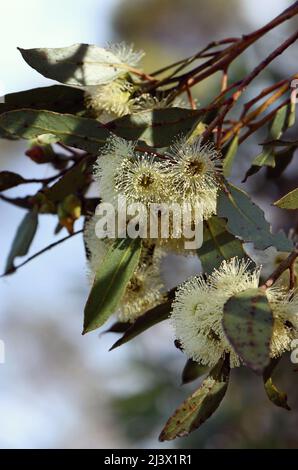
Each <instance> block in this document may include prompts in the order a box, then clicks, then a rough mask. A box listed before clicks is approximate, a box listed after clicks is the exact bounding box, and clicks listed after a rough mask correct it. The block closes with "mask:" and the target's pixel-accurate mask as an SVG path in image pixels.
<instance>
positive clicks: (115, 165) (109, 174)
mask: <svg viewBox="0 0 298 470" xmlns="http://www.w3.org/2000/svg"><path fill="white" fill-rule="evenodd" d="M134 151H135V143H134V142H131V141H128V140H124V139H121V138H120V137H117V136H114V135H113V136H112V137H111V138H110V139H109V140H108V141H107V144H106V145H105V147H104V148H103V150H102V151H101V153H100V155H99V157H98V159H97V161H96V164H95V166H94V179H95V181H96V183H97V184H98V188H99V195H100V197H101V199H102V201H103V202H110V203H111V204H115V203H116V202H117V201H116V199H117V196H118V195H119V191H118V189H117V188H116V182H117V181H118V173H119V169H120V167H121V164H122V162H123V161H124V160H125V161H126V160H127V159H130V158H134Z"/></svg>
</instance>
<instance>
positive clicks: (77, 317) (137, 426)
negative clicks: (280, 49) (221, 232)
mask: <svg viewBox="0 0 298 470" xmlns="http://www.w3.org/2000/svg"><path fill="white" fill-rule="evenodd" d="M291 3H292V2H290V1H287V0H279V1H278V2H272V1H271V0H263V1H262V2H260V1H259V0H242V1H241V2H239V1H236V0H230V1H229V2H226V1H223V0H222V1H220V0H209V1H206V0H109V1H107V0H84V1H83V0H63V2H61V1H60V0H51V1H48V0H27V1H26V2H24V1H22V0H10V1H7V0H3V1H2V2H1V13H2V26H1V30H0V48H1V54H0V66H1V75H0V95H3V94H5V93H10V92H14V91H19V90H23V89H27V88H34V87H37V86H45V85H48V84H51V83H53V82H51V81H50V80H47V79H45V78H43V77H42V76H40V75H39V74H38V73H37V72H35V71H34V70H33V69H30V68H29V67H28V66H27V65H26V64H25V62H24V61H23V60H22V59H21V56H20V54H19V53H18V51H17V49H16V47H17V46H20V47H23V48H31V47H59V46H67V45H70V44H72V43H76V42H84V43H94V44H98V45H101V46H104V45H105V44H106V43H107V42H108V41H122V40H125V41H128V42H133V43H134V44H135V47H136V48H140V49H144V50H145V51H146V58H145V60H144V63H143V64H144V69H145V70H146V71H149V72H150V71H151V70H152V69H156V68H158V67H159V66H162V65H165V64H167V63H170V62H171V61H174V60H175V59H180V58H183V57H184V56H187V55H190V54H192V53H194V52H195V51H196V50H198V49H200V48H201V47H202V46H204V45H205V44H206V43H207V42H209V41H211V40H214V39H220V38H223V37H225V36H235V35H240V34H243V33H248V32H250V31H251V30H253V29H255V28H257V27H260V26H261V25H262V24H264V23H265V22H267V21H269V20H270V19H271V18H273V17H274V16H276V14H278V13H279V12H280V11H282V10H283V9H284V8H286V7H287V6H289V5H290V4H291ZM295 28H297V21H296V22H295V20H294V21H292V22H291V23H289V24H287V25H285V26H284V27H281V28H279V29H277V30H275V31H273V32H272V33H270V34H269V35H268V37H266V38H265V39H264V40H263V41H262V42H261V43H260V44H258V45H256V46H255V47H253V49H252V50H250V51H249V52H247V53H246V54H245V56H244V58H242V59H240V60H239V61H237V63H236V64H235V66H234V67H233V69H232V74H233V78H234V77H237V76H238V75H242V74H243V73H245V72H248V71H249V70H251V68H252V67H254V66H255V65H256V63H257V62H259V61H260V60H261V59H262V58H264V57H265V56H266V55H268V53H269V52H271V50H273V48H274V47H277V45H278V44H279V43H280V42H282V41H283V40H284V39H285V37H286V36H285V35H286V34H288V33H289V31H290V30H294V29H295ZM295 47H296V46H292V48H291V49H289V50H288V51H287V52H286V53H285V54H284V55H283V56H282V57H280V58H278V59H277V60H276V62H275V63H274V64H273V65H272V66H271V68H270V73H269V72H266V73H264V74H262V76H261V77H260V78H259V79H258V80H257V84H256V85H255V88H254V89H253V93H256V92H257V91H258V90H259V89H260V88H262V87H264V86H265V85H266V84H269V83H271V81H272V80H276V81H277V80H278V79H280V78H285V77H287V76H289V75H290V74H291V73H294V72H297V70H296V69H295V68H297V47H296V49H295ZM217 78H218V77H214V79H211V80H210V79H208V81H205V82H203V83H202V84H201V85H200V87H198V89H197V90H196V97H197V99H198V102H199V104H202V105H204V103H206V102H207V101H208V99H209V97H210V96H212V94H213V93H214V90H216V87H217V86H218V84H217V81H216V80H217ZM246 98H248V96H246ZM292 132H294V131H292ZM263 137H264V135H263ZM296 138H297V136H296ZM25 149H26V143H24V142H16V143H12V142H5V141H3V140H2V141H0V152H1V164H0V165H1V170H11V171H16V172H19V173H20V174H22V175H23V176H25V177H30V178H34V177H47V176H50V174H51V173H50V172H51V170H50V169H49V168H48V169H47V168H45V165H42V166H38V165H35V164H34V163H33V162H31V161H30V160H29V159H28V158H27V157H25V156H24V151H25ZM257 152H258V147H257V142H256V141H255V140H254V139H251V140H250V141H248V143H247V145H245V146H244V148H241V152H240V153H239V156H238V164H237V165H236V168H235V170H234V173H233V180H234V181H236V182H237V183H239V182H240V180H241V177H243V175H244V173H245V171H246V170H247V169H248V168H249V166H250V161H251V160H252V159H253V157H255V156H256V154H257ZM240 157H241V158H240ZM295 171H296V173H295ZM296 175H297V164H296V166H295V162H294V160H293V162H292V163H291V165H290V166H289V167H288V169H287V171H286V172H285V174H284V176H283V177H282V178H281V179H279V180H278V183H276V181H275V180H272V179H271V180H268V179H267V178H266V174H265V172H264V171H263V170H262V171H261V172H259V173H258V174H257V175H256V176H253V177H252V178H251V179H250V180H249V182H248V183H247V184H246V185H243V187H244V188H246V189H249V191H250V192H251V193H252V194H253V196H254V198H255V199H256V200H257V201H258V202H259V203H260V204H261V206H262V207H263V208H264V209H265V210H266V214H267V218H268V219H269V220H270V221H271V223H272V224H273V227H274V229H275V230H277V229H279V228H280V227H281V226H285V227H286V228H289V227H290V226H291V225H293V224H294V223H296V224H297V222H298V219H297V215H296V221H295V220H293V217H295V216H293V214H292V220H289V219H286V218H285V217H286V216H283V215H282V211H280V210H278V209H273V208H272V207H271V205H270V204H271V203H272V201H274V200H276V199H277V198H279V197H280V195H282V194H284V193H285V192H287V190H291V189H293V188H294V186H295V180H296V181H297V176H296ZM25 189H26V193H28V192H29V193H32V194H33V193H34V191H36V189H37V187H34V186H32V187H29V186H28V185H27V186H26V188H25ZM23 194H25V193H22V189H18V190H17V191H16V190H10V191H7V195H11V196H14V195H23ZM0 207H1V216H2V221H3V225H2V228H1V231H0V237H1V240H0V247H1V259H0V271H1V272H2V271H3V269H4V265H5V258H6V256H7V253H8V251H9V248H10V245H11V241H12V238H13V236H14V234H15V230H16V227H17V225H18V224H19V222H20V220H21V218H22V215H23V213H22V210H21V209H17V208H14V207H12V206H10V205H7V204H5V203H2V202H1V203H0ZM40 219H41V220H40V226H39V231H38V234H37V237H36V239H35V241H34V244H33V246H32V250H31V253H34V252H35V251H37V250H38V249H41V248H42V247H44V246H46V245H47V244H48V243H50V242H52V240H53V231H54V228H55V225H56V221H55V220H54V218H53V217H51V216H46V215H44V216H41V217H40ZM76 228H79V224H77V226H76ZM61 236H62V234H61ZM169 266H170V269H169ZM164 269H165V271H168V272H169V271H171V273H173V272H174V273H175V274H174V275H173V274H172V277H171V283H172V284H175V283H177V282H180V281H182V280H183V279H184V278H185V277H187V276H188V275H189V274H190V273H192V272H193V271H195V270H197V269H198V264H197V262H195V261H185V260H184V259H183V260H181V259H180V260H179V263H177V259H175V257H174V256H173V257H172V258H171V259H170V260H168V263H167V265H166V266H165V268H164ZM87 294H88V283H87V279H86V261H85V257H84V249H83V243H82V239H81V237H80V236H76V237H74V238H73V239H71V240H70V241H68V242H67V243H66V244H63V245H61V246H59V247H57V248H55V249H54V250H52V251H49V252H47V253H46V254H45V255H44V256H42V257H40V258H38V259H36V260H34V261H33V262H32V263H30V264H28V265H27V266H25V267H24V268H23V269H21V270H20V271H19V272H17V273H16V274H14V275H12V276H9V277H7V278H5V279H1V280H0V307H1V314H0V339H2V340H3V341H4V342H5V346H6V362H5V364H0V383H1V386H0V447H1V448H111V449H112V448H157V447H162V448H163V447H164V448H170V447H172V446H174V447H178V448H255V447H257V448H264V447H265V448H267V447H269V448H295V447H298V438H297V429H298V394H297V387H298V380H297V376H298V374H297V373H294V369H293V365H292V364H291V363H290V360H289V358H288V357H286V358H285V359H284V360H283V362H282V364H280V366H279V373H278V374H277V379H276V380H277V382H278V384H279V385H280V387H281V388H283V389H284V390H287V391H288V394H289V397H290V398H289V403H290V405H291V406H292V408H293V411H292V412H287V411H285V410H283V409H277V408H274V406H273V405H272V404H271V403H269V401H268V399H267V398H266V396H265V394H264V392H263V389H262V383H261V381H260V380H259V379H258V378H257V377H255V376H254V374H252V373H250V372H249V371H245V370H234V371H233V373H232V378H231V385H230V388H229V391H228V393H227V396H226V398H225V400H224V402H223V404H222V405H221V407H220V408H219V410H218V411H217V413H216V414H215V416H213V417H212V418H211V419H210V420H209V421H208V422H207V423H206V424H205V425H204V426H203V427H202V428H201V429H200V430H199V431H197V432H195V433H194V434H192V435H191V436H190V437H188V438H185V439H180V440H177V441H175V442H174V443H166V444H161V443H158V441H157V437H158V434H159V431H160V429H161V427H162V425H163V424H164V423H165V421H166V419H167V417H168V416H169V414H171V413H172V412H173V410H174V409H175V407H176V406H177V405H178V404H179V403H180V402H181V401H182V400H183V399H184V398H185V397H186V396H187V395H189V394H190V392H191V390H193V389H194V388H195V387H196V384H192V385H189V386H181V385H180V382H181V370H182V368H183V366H184V363H185V357H184V356H183V354H182V353H181V352H180V351H178V350H177V349H176V348H175V347H174V345H173V335H172V331H171V329H170V327H169V326H168V325H167V324H166V323H164V324H160V325H158V326H157V327H154V329H153V330H150V331H149V332H147V333H145V334H143V335H141V336H140V337H138V338H137V339H136V340H135V341H133V342H132V343H129V344H127V345H125V346H123V347H122V348H119V349H116V350H115V351H113V352H110V353H109V352H108V349H109V347H110V346H111V345H112V344H113V342H114V341H115V340H116V336H115V335H113V334H106V335H99V334H98V332H95V333H91V334H89V335H87V336H84V337H82V336H81V330H82V316H83V308H84V303H85V299H86V296H87Z"/></svg>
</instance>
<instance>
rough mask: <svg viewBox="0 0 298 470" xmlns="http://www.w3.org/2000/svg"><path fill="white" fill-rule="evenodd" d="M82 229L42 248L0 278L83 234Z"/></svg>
mask: <svg viewBox="0 0 298 470" xmlns="http://www.w3.org/2000/svg"><path fill="white" fill-rule="evenodd" d="M83 231H84V230H83V229H81V230H78V231H77V232H74V233H71V234H70V235H67V236H66V237H64V238H61V239H60V240H58V241H56V242H54V243H51V244H50V245H48V246H46V247H45V248H43V249H42V250H40V251H38V252H37V253H35V254H34V255H32V256H30V257H29V258H27V259H26V260H25V261H23V263H21V264H19V265H18V266H15V267H14V268H13V269H12V270H11V271H9V272H6V273H4V274H2V275H1V276H0V278H3V277H5V276H8V275H9V274H12V273H15V272H16V271H18V270H19V269H20V268H22V267H23V266H25V265H26V264H27V263H30V261H32V260H34V259H35V258H37V257H38V256H40V255H42V254H43V253H46V252H47V251H49V250H51V249H52V248H54V247H55V246H57V245H60V244H61V243H63V242H65V241H66V240H69V239H70V238H72V237H74V236H75V235H78V234H79V233H83Z"/></svg>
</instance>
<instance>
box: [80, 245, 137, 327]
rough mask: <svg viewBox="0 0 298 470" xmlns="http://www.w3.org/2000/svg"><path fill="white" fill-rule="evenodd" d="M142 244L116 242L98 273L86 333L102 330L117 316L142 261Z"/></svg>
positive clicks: (87, 312) (87, 305)
mask: <svg viewBox="0 0 298 470" xmlns="http://www.w3.org/2000/svg"><path fill="white" fill-rule="evenodd" d="M140 253H141V241H140V239H139V238H136V239H130V238H125V239H118V240H115V242H114V243H113V245H112V246H111V248H110V249H109V250H108V252H107V254H106V256H105V257H104V259H103V261H102V263H101V264H100V266H99V267H98V269H97V272H96V275H95V280H94V283H93V286H92V288H91V292H90V294H89V297H88V300H87V303H86V306H85V316H84V331H83V334H85V333H88V332H90V331H92V330H95V329H96V328H99V327H100V326H102V325H103V324H104V323H105V322H106V321H107V320H108V318H109V317H110V315H112V313H114V312H115V311H116V309H117V307H118V305H119V302H120V301H121V298H122V297H123V294H124V292H125V289H126V287H127V284H128V283H129V281H130V279H131V277H132V275H133V273H134V271H135V269H136V267H137V265H138V261H139V258H140Z"/></svg>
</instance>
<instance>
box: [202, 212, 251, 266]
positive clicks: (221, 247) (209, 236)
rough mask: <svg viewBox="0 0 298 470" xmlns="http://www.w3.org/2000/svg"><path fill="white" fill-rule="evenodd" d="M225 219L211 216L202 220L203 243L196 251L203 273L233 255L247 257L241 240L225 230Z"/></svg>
mask: <svg viewBox="0 0 298 470" xmlns="http://www.w3.org/2000/svg"><path fill="white" fill-rule="evenodd" d="M226 225H227V221H226V220H225V219H221V218H219V217H217V216H213V217H211V218H210V219H208V220H206V221H205V222H204V229H203V240H204V242H203V245H202V246H201V248H199V249H198V251H197V253H198V256H199V258H200V261H201V263H202V267H203V270H204V272H205V273H208V274H209V273H210V272H211V271H213V269H214V268H218V267H219V265H220V264H221V263H222V261H223V260H228V259H230V258H232V257H233V256H238V258H239V259H240V258H248V257H247V255H246V253H245V251H244V249H243V244H242V242H241V241H240V240H239V239H238V238H236V237H235V236H234V235H232V234H231V233H230V232H228V230H227V227H226Z"/></svg>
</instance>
